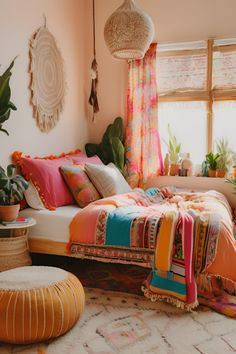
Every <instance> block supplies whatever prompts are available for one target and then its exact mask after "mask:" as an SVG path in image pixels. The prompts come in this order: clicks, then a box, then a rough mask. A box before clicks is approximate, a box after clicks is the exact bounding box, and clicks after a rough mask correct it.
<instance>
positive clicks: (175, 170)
mask: <svg viewBox="0 0 236 354" xmlns="http://www.w3.org/2000/svg"><path fill="white" fill-rule="evenodd" d="M179 169H180V164H179V163H172V164H171V165H170V176H178V175H179Z"/></svg>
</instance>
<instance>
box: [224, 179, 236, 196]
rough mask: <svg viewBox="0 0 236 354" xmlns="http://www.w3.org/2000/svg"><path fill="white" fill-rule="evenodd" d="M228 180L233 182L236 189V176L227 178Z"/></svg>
mask: <svg viewBox="0 0 236 354" xmlns="http://www.w3.org/2000/svg"><path fill="white" fill-rule="evenodd" d="M226 182H228V183H231V184H232V186H233V188H234V189H235V190H236V177H235V178H226ZM235 194H236V193H235Z"/></svg>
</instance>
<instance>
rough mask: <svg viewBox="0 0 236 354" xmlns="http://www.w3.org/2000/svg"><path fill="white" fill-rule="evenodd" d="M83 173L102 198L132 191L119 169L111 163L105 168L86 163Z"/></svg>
mask: <svg viewBox="0 0 236 354" xmlns="http://www.w3.org/2000/svg"><path fill="white" fill-rule="evenodd" d="M85 172H86V173H87V174H88V176H89V178H90V179H91V181H92V182H93V184H94V186H95V187H96V189H97V191H98V192H99V193H100V194H101V195H102V196H103V197H104V198H106V197H110V196H112V195H116V194H123V193H129V192H131V191H132V189H131V188H130V186H129V185H128V183H127V182H126V180H125V178H124V177H123V175H122V174H121V173H120V171H119V169H118V168H117V167H116V166H115V165H114V164H113V163H109V164H108V165H107V166H105V165H93V164H90V163H86V164H85Z"/></svg>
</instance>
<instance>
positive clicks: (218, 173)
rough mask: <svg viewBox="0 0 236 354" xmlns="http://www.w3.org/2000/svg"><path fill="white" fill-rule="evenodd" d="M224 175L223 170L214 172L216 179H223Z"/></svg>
mask: <svg viewBox="0 0 236 354" xmlns="http://www.w3.org/2000/svg"><path fill="white" fill-rule="evenodd" d="M225 175H226V171H225V170H216V177H219V178H224V177H225Z"/></svg>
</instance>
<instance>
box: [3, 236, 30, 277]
mask: <svg viewBox="0 0 236 354" xmlns="http://www.w3.org/2000/svg"><path fill="white" fill-rule="evenodd" d="M31 264H32V261H31V258H30V254H29V246H28V237H27V235H23V236H19V237H7V238H0V271H1V272H2V271H4V270H8V269H12V268H16V267H22V266H27V265H31Z"/></svg>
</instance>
